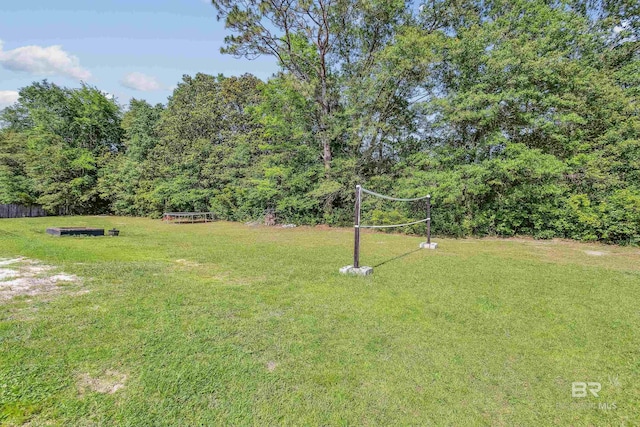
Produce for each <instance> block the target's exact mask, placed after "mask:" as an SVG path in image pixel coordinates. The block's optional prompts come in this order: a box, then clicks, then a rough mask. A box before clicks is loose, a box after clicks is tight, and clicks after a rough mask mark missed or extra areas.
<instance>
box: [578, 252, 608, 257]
mask: <svg viewBox="0 0 640 427" xmlns="http://www.w3.org/2000/svg"><path fill="white" fill-rule="evenodd" d="M584 253H585V254H587V255H591V256H604V255H608V254H609V253H608V252H603V251H584Z"/></svg>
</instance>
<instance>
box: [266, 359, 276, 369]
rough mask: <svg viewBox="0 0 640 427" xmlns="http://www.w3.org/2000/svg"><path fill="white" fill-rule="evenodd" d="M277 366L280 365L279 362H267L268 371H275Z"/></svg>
mask: <svg viewBox="0 0 640 427" xmlns="http://www.w3.org/2000/svg"><path fill="white" fill-rule="evenodd" d="M277 367H278V364H277V363H276V362H274V361H273V360H271V361H269V362H267V371H269V372H273V371H275V370H276V368H277Z"/></svg>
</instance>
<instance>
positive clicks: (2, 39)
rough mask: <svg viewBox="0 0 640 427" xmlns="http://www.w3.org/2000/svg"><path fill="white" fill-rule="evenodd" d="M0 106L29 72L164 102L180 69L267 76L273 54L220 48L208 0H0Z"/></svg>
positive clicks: (220, 29)
mask: <svg viewBox="0 0 640 427" xmlns="http://www.w3.org/2000/svg"><path fill="white" fill-rule="evenodd" d="M1 3H2V5H0V108H3V107H5V106H6V105H7V104H9V103H11V102H12V101H13V100H14V99H15V96H16V92H17V90H18V89H19V88H21V87H24V86H27V85H29V84H30V83H31V82H33V81H34V80H42V79H44V78H47V79H48V80H49V81H52V82H54V83H57V84H59V85H63V86H68V87H77V86H78V85H79V82H80V81H81V80H84V81H86V82H87V83H89V84H91V85H94V86H97V87H98V88H99V89H101V90H103V91H105V92H108V93H110V94H113V95H114V96H116V98H117V99H118V102H120V103H121V104H126V103H128V101H129V99H130V98H131V97H136V98H139V99H140V98H142V99H146V100H148V101H149V102H151V103H156V102H166V99H167V97H168V96H169V95H170V94H171V91H172V89H173V87H175V85H176V84H177V83H178V82H179V81H180V80H181V78H182V75H183V74H191V75H193V74H195V73H197V72H203V73H208V74H218V73H222V74H224V75H240V74H243V73H247V72H248V73H252V74H254V75H256V76H258V77H260V78H261V79H267V78H268V77H269V76H271V75H272V74H273V73H274V72H275V71H276V70H277V65H276V62H275V60H274V59H273V58H270V57H262V58H258V59H256V60H253V61H249V60H246V59H236V58H234V57H233V56H229V55H221V54H220V47H221V46H222V45H223V40H224V36H225V35H226V34H228V33H227V32H226V30H225V29H224V23H223V22H218V21H217V20H216V16H215V15H216V11H215V9H214V8H213V6H211V4H210V2H209V1H207V0H128V1H127V0H102V1H100V0H54V1H51V0H47V1H45V0H17V1H9V0H2V2H1Z"/></svg>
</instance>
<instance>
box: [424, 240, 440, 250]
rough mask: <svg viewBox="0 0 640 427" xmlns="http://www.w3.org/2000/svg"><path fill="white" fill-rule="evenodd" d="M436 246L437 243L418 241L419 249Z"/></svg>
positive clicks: (434, 247)
mask: <svg viewBox="0 0 640 427" xmlns="http://www.w3.org/2000/svg"><path fill="white" fill-rule="evenodd" d="M437 247H438V244H437V243H433V242H431V243H427V242H422V243H420V249H436V248H437Z"/></svg>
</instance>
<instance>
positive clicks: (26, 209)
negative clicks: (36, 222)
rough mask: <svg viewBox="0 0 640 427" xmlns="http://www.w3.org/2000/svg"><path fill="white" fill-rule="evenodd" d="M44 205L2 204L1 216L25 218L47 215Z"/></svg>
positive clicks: (0, 206) (0, 207)
mask: <svg viewBox="0 0 640 427" xmlns="http://www.w3.org/2000/svg"><path fill="white" fill-rule="evenodd" d="M46 215H47V213H46V212H45V211H44V209H42V206H38V205H33V206H23V205H0V218H24V217H34V216H46Z"/></svg>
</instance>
